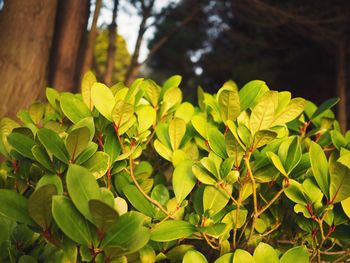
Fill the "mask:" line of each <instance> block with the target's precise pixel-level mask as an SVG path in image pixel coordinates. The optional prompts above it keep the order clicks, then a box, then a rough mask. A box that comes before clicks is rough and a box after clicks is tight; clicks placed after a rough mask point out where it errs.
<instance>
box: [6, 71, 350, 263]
mask: <svg viewBox="0 0 350 263" xmlns="http://www.w3.org/2000/svg"><path fill="white" fill-rule="evenodd" d="M180 81H181V77H179V76H173V77H171V78H169V79H168V80H167V81H166V82H165V83H164V84H163V86H162V87H160V86H159V85H157V84H156V83H155V82H153V81H152V80H144V79H137V80H136V81H135V82H134V83H133V84H132V85H131V87H130V88H127V87H125V86H124V85H123V84H122V83H118V84H116V85H114V86H113V87H111V88H108V87H106V86H105V85H103V84H101V83H97V82H96V80H95V77H94V76H93V75H92V74H91V73H87V74H86V75H85V77H84V79H83V83H82V94H76V95H74V94H71V93H66V92H65V93H61V94H59V93H58V92H57V91H55V90H54V89H51V88H48V89H47V90H46V96H47V100H48V103H39V102H36V103H34V104H32V105H31V106H30V107H29V109H28V110H25V111H20V112H19V113H18V118H19V119H20V120H21V122H22V124H19V123H17V122H16V121H14V120H11V119H9V118H4V119H2V121H1V127H0V129H1V140H0V142H1V143H0V150H1V152H2V154H3V155H4V156H5V157H6V159H7V160H6V161H5V162H4V163H2V165H1V173H0V174H1V177H0V178H1V179H0V186H1V189H0V227H1V234H0V247H1V249H0V258H1V261H4V262H37V261H38V262H76V261H79V262H81V261H95V262H154V261H163V262H164V261H170V262H181V261H182V262H207V261H208V262H214V261H215V262H218V263H219V262H232V261H233V262H257V263H260V262H267V260H268V262H279V261H280V262H284V263H285V262H299V263H300V262H308V261H309V260H315V261H316V260H317V261H321V260H326V261H334V260H339V261H341V260H342V259H343V260H346V259H349V244H350V243H349V239H350V234H349V233H350V225H349V223H350V221H349V217H350V198H349V196H350V172H349V171H350V170H349V169H350V133H349V132H348V133H347V134H346V135H345V137H344V136H343V135H342V134H341V133H340V132H339V125H338V122H337V121H336V120H335V119H334V114H333V113H332V111H331V110H330V108H331V107H332V106H334V105H335V104H336V103H337V101H338V100H337V99H330V100H328V101H326V102H325V103H323V104H322V105H321V106H319V107H316V106H315V105H314V104H313V103H311V102H309V101H306V100H304V99H302V98H293V99H291V94H290V92H286V91H283V92H277V91H271V90H269V88H268V87H267V86H266V84H265V82H263V81H259V80H255V81H251V82H249V83H248V84H246V85H245V86H244V87H243V88H242V89H240V90H238V88H237V86H236V84H235V83H234V82H232V81H228V82H226V83H225V84H224V85H223V87H222V88H221V89H220V90H219V91H218V93H217V94H214V95H211V94H208V93H205V92H203V90H201V89H199V90H198V98H199V100H198V106H193V105H192V104H190V103H188V102H182V92H181V90H180V88H179V84H180Z"/></svg>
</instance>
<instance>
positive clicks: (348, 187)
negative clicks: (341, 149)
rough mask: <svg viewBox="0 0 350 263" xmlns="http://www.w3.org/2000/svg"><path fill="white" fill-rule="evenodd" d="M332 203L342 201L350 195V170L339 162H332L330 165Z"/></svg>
mask: <svg viewBox="0 0 350 263" xmlns="http://www.w3.org/2000/svg"><path fill="white" fill-rule="evenodd" d="M329 174H330V189H329V195H330V200H331V203H332V204H335V203H338V202H341V201H343V200H345V199H346V198H348V197H349V196H350V170H349V168H347V167H346V166H344V165H342V164H340V163H339V162H331V163H330V166H329Z"/></svg>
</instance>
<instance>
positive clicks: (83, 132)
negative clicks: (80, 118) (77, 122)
mask: <svg viewBox="0 0 350 263" xmlns="http://www.w3.org/2000/svg"><path fill="white" fill-rule="evenodd" d="M89 141H90V131H89V129H88V128H87V127H82V128H78V129H76V130H73V131H72V132H71V133H69V134H68V137H67V140H66V148H67V151H68V153H69V155H70V156H71V158H70V159H71V160H72V161H74V160H75V159H76V157H77V156H78V155H79V154H80V153H82V152H83V151H84V150H85V148H86V147H87V146H88V144H89Z"/></svg>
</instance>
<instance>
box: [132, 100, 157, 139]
mask: <svg viewBox="0 0 350 263" xmlns="http://www.w3.org/2000/svg"><path fill="white" fill-rule="evenodd" d="M136 114H137V122H138V124H139V126H138V132H139V133H143V132H144V131H146V130H148V129H149V128H150V127H151V126H152V125H153V124H155V122H156V118H157V112H156V111H155V109H154V108H153V107H151V106H149V105H146V106H142V107H141V108H140V109H138V110H137V111H136Z"/></svg>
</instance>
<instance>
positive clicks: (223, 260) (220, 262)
mask: <svg viewBox="0 0 350 263" xmlns="http://www.w3.org/2000/svg"><path fill="white" fill-rule="evenodd" d="M232 262H233V253H227V254H225V255H222V256H221V257H219V258H218V259H217V260H215V261H214V263H232Z"/></svg>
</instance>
